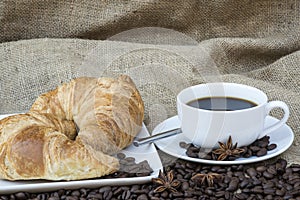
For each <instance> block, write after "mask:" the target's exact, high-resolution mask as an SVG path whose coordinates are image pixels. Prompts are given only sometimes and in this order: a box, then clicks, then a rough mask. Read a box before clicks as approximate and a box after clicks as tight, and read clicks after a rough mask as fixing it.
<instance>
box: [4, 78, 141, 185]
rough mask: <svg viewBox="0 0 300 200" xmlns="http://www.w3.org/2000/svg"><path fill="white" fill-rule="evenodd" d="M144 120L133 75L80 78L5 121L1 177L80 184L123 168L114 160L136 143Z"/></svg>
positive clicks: (46, 95) (46, 94) (48, 93)
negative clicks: (66, 181)
mask: <svg viewBox="0 0 300 200" xmlns="http://www.w3.org/2000/svg"><path fill="white" fill-rule="evenodd" d="M143 117H144V104H143V101H142V98H141V96H140V94H139V92H138V90H137V88H136V86H135V84H134V83H133V81H132V80H131V78H130V77H129V76H126V75H121V76H119V77H118V78H117V79H112V78H105V77H103V78H98V79H97V78H90V77H81V78H76V79H73V80H71V81H70V82H69V83H65V84H62V85H61V86H59V87H57V88H56V89H55V90H52V91H50V92H47V93H45V94H42V95H41V96H39V97H38V98H37V99H36V101H35V102H34V103H33V105H32V107H31V109H30V110H29V111H28V112H27V113H25V114H18V115H14V116H10V117H7V118H4V119H2V120H1V121H0V178H1V179H8V180H32V179H47V180H79V179H87V178H95V177H101V176H104V175H107V174H110V173H113V172H115V171H116V170H118V169H119V162H118V160H117V159H116V158H115V157H114V156H113V155H114V154H115V153H117V152H118V151H120V150H121V149H123V148H125V147H127V146H128V145H129V144H131V143H132V141H133V138H134V137H135V136H136V134H137V133H138V132H139V131H140V130H141V127H142V122H143Z"/></svg>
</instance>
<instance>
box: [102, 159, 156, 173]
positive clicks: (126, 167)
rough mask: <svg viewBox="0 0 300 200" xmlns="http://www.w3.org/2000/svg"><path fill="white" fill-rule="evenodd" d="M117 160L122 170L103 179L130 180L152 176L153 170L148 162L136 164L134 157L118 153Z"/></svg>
mask: <svg viewBox="0 0 300 200" xmlns="http://www.w3.org/2000/svg"><path fill="white" fill-rule="evenodd" d="M117 158H118V159H119V162H120V169H119V170H118V171H117V172H115V173H113V174H110V175H107V176H104V177H103V178H129V177H141V176H150V175H151V173H152V172H153V169H152V168H151V167H150V165H149V163H148V161H147V160H144V161H142V162H139V163H136V161H135V158H134V157H126V155H125V154H124V153H118V154H117Z"/></svg>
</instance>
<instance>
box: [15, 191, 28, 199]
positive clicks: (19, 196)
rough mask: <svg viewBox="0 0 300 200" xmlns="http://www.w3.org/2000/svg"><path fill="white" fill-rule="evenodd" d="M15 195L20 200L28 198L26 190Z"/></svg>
mask: <svg viewBox="0 0 300 200" xmlns="http://www.w3.org/2000/svg"><path fill="white" fill-rule="evenodd" d="M15 197H16V199H20V200H23V199H27V197H26V194H25V193H24V192H18V193H16V194H15Z"/></svg>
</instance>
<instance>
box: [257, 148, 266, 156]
mask: <svg viewBox="0 0 300 200" xmlns="http://www.w3.org/2000/svg"><path fill="white" fill-rule="evenodd" d="M267 153H268V150H267V149H266V148H261V149H260V150H259V151H257V152H256V156H258V157H261V156H265V155H267Z"/></svg>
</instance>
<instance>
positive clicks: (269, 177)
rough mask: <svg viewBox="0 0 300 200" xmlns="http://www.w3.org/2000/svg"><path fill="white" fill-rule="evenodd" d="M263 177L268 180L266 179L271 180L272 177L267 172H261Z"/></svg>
mask: <svg viewBox="0 0 300 200" xmlns="http://www.w3.org/2000/svg"><path fill="white" fill-rule="evenodd" d="M263 176H264V177H266V178H268V179H272V178H273V177H274V175H273V174H271V173H269V172H267V171H265V172H263Z"/></svg>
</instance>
